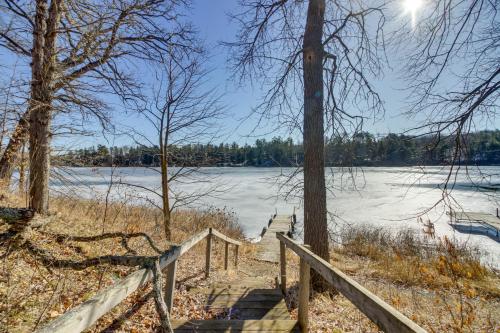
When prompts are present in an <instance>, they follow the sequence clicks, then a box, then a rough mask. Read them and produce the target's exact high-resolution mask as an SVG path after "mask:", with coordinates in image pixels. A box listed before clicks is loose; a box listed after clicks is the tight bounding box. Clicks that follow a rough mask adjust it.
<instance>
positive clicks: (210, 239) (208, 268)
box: [205, 228, 212, 278]
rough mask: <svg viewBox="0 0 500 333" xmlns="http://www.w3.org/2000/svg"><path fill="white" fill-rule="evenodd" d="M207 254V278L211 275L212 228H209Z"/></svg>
mask: <svg viewBox="0 0 500 333" xmlns="http://www.w3.org/2000/svg"><path fill="white" fill-rule="evenodd" d="M205 255H206V265H205V278H208V277H209V276H210V258H211V256H212V228H210V229H209V233H208V236H207V250H206V252H205Z"/></svg>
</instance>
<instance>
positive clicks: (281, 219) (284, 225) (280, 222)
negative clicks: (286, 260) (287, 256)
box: [255, 215, 292, 262]
mask: <svg viewBox="0 0 500 333" xmlns="http://www.w3.org/2000/svg"><path fill="white" fill-rule="evenodd" d="M291 224H292V216H291V215H275V216H274V217H273V219H272V221H271V224H269V225H268V229H267V231H266V232H265V233H264V235H263V236H262V239H261V241H260V242H259V243H258V245H257V254H256V255H255V258H256V259H259V260H264V261H270V262H279V261H280V242H279V240H278V239H277V238H276V233H278V232H284V233H285V234H286V233H287V232H288V231H289V230H290V226H291Z"/></svg>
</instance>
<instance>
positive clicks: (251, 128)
mask: <svg viewBox="0 0 500 333" xmlns="http://www.w3.org/2000/svg"><path fill="white" fill-rule="evenodd" d="M238 9H239V8H238V4H237V1H236V0H195V1H193V7H192V11H191V12H190V13H188V15H189V17H190V20H191V21H192V22H193V24H194V25H195V27H196V28H197V30H198V32H199V36H200V37H201V39H203V40H204V41H205V43H206V45H207V48H208V50H209V54H210V58H209V59H208V61H207V66H208V67H209V68H210V69H211V73H210V74H209V79H208V80H209V81H210V84H211V85H213V86H215V87H216V88H217V89H218V91H219V92H221V93H222V95H223V99H222V103H223V104H224V105H225V106H226V107H227V110H228V116H227V117H226V118H225V119H224V125H225V126H224V127H225V131H224V133H222V135H221V136H220V137H218V138H217V139H216V141H218V142H237V143H239V144H245V143H248V144H253V143H254V142H255V140H256V139H257V138H265V139H271V138H272V137H274V136H283V137H289V136H290V137H292V138H293V139H294V141H301V137H300V134H299V133H292V134H290V133H289V132H288V131H286V130H283V131H281V132H280V131H278V132H276V131H275V130H276V127H275V126H274V125H273V126H266V125H265V124H262V125H261V126H260V127H259V128H257V129H256V130H255V126H256V123H257V119H256V118H255V117H252V118H250V119H246V120H244V121H242V119H244V118H246V116H247V115H249V114H250V113H251V111H252V108H254V107H255V106H256V105H257V104H258V101H259V100H260V98H261V96H262V93H263V91H261V90H260V86H259V84H256V83H254V84H251V82H246V83H244V84H243V85H242V86H240V85H239V84H238V82H236V81H235V80H233V79H232V71H231V69H230V68H229V66H228V64H227V60H228V52H227V49H226V48H225V47H223V46H221V45H220V42H221V41H232V40H234V39H235V34H236V32H237V29H238V27H237V25H236V23H234V22H231V20H230V19H229V17H228V13H235V12H238ZM144 72H147V71H144ZM375 86H376V87H377V89H378V91H379V93H380V94H381V95H382V98H383V99H384V102H385V109H386V112H385V115H384V116H383V117H382V119H378V120H377V121H376V122H374V121H372V122H370V121H368V122H366V123H365V130H367V131H369V132H371V133H373V134H379V135H384V134H387V133H390V132H401V131H403V130H405V129H406V128H408V127H409V126H411V125H412V124H413V122H412V121H410V120H408V119H406V118H405V117H404V116H402V115H401V113H402V112H403V111H404V110H405V108H406V107H407V105H406V103H405V97H406V92H405V91H401V89H400V87H402V81H401V80H400V79H398V77H397V75H396V74H394V73H391V72H390V71H386V72H385V73H384V77H383V78H382V79H381V80H380V81H377V82H375ZM108 101H109V100H108ZM112 104H113V107H114V109H115V111H114V114H115V115H116V116H115V117H114V118H115V119H116V121H117V122H120V123H122V124H124V125H125V126H130V127H133V128H134V129H135V130H137V131H139V132H142V133H148V132H151V128H150V127H149V126H150V125H149V124H148V123H147V122H146V121H144V119H143V118H141V117H140V116H138V115H137V114H134V113H129V114H127V115H126V116H124V113H123V107H122V106H121V105H120V104H119V103H114V102H112ZM379 118H380V117H379ZM70 141H71V143H70V146H72V147H77V146H80V147H82V146H92V145H97V144H106V145H126V144H133V141H131V140H130V138H128V137H127V136H110V135H107V136H105V137H103V136H94V137H90V138H89V137H85V138H71V140H70ZM56 142H57V143H60V144H61V145H68V138H62V139H60V140H59V141H56Z"/></svg>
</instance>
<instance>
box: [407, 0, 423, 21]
mask: <svg viewBox="0 0 500 333" xmlns="http://www.w3.org/2000/svg"><path fill="white" fill-rule="evenodd" d="M424 1H425V0H403V3H402V6H403V15H411V23H412V26H413V27H415V24H416V21H417V12H418V11H419V10H420V9H422V7H423V6H424Z"/></svg>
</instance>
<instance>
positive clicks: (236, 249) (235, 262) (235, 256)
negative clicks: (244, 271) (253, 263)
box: [234, 245, 240, 267]
mask: <svg viewBox="0 0 500 333" xmlns="http://www.w3.org/2000/svg"><path fill="white" fill-rule="evenodd" d="M239 249H240V246H239V245H236V247H235V248H234V267H238V250H239Z"/></svg>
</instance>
